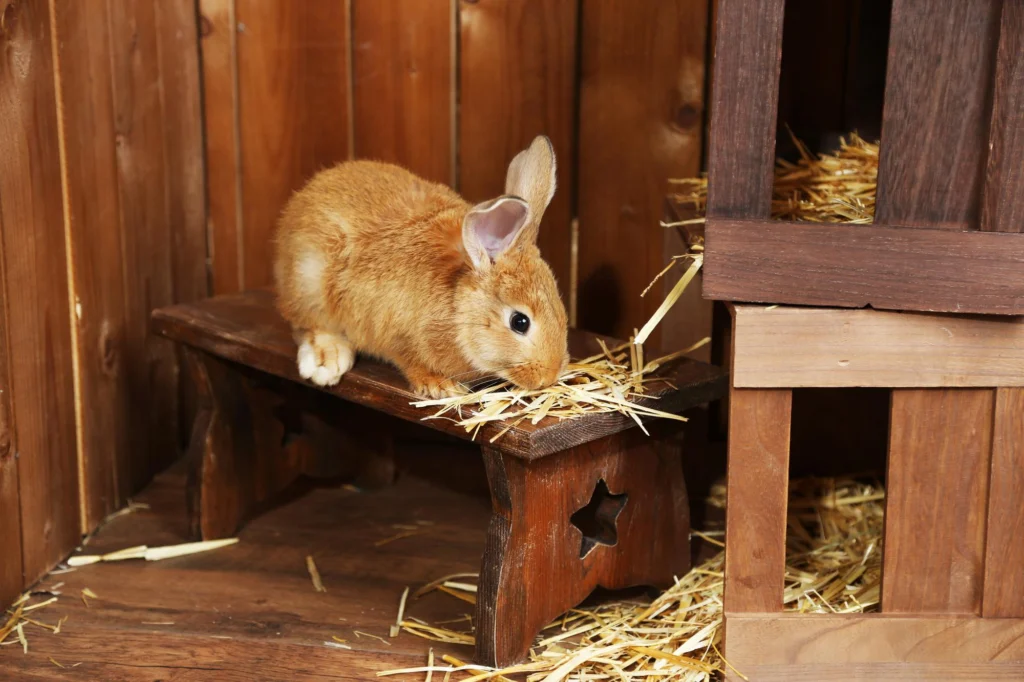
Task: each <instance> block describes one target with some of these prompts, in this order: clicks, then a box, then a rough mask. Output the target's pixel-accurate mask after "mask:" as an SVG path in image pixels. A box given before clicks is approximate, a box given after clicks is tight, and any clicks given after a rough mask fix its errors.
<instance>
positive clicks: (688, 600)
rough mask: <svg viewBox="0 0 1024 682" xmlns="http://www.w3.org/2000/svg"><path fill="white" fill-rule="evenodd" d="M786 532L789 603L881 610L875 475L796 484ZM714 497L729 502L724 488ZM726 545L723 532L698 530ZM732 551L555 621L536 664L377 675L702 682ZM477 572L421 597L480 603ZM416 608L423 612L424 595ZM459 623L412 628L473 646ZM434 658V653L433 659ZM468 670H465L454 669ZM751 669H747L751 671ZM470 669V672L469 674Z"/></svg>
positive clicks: (879, 495)
mask: <svg viewBox="0 0 1024 682" xmlns="http://www.w3.org/2000/svg"><path fill="white" fill-rule="evenodd" d="M790 490H791V492H790V501H789V510H790V513H789V532H788V533H787V539H786V545H787V546H786V550H787V551H786V589H785V596H784V600H785V604H786V608H787V609H789V610H793V611H802V612H817V613H854V612H865V611H871V610H874V609H875V608H877V604H878V595H879V587H880V577H881V556H882V555H881V541H882V517H883V499H884V491H883V490H882V488H881V486H880V485H879V484H878V483H876V482H865V481H859V480H854V479H840V480H836V479H803V480H798V481H793V483H792V485H791V488H790ZM709 503H711V504H712V505H716V506H724V504H725V490H724V486H718V487H717V488H716V489H714V490H713V491H712V496H711V499H710V500H709ZM694 535H697V536H699V537H701V538H702V539H704V540H705V541H707V542H710V543H712V544H715V545H721V541H720V540H719V539H716V538H720V537H721V535H722V531H721V530H716V529H709V530H707V531H706V532H704V533H696V532H695V533H694ZM724 558H725V555H724V553H723V552H719V553H718V554H717V555H716V556H714V557H713V558H711V559H709V560H708V561H706V562H704V563H703V564H701V565H700V566H697V567H695V568H693V569H692V570H690V572H689V573H687V574H686V575H684V576H682V577H680V578H679V579H677V580H676V583H675V585H674V586H673V587H671V588H670V589H668V590H667V591H666V592H664V593H663V594H662V595H661V596H659V597H658V598H657V599H655V600H653V601H642V602H614V603H608V604H601V605H598V606H595V607H593V608H590V609H586V608H578V609H573V610H571V611H569V612H568V613H566V614H565V615H564V616H563V617H561V618H559V619H557V620H556V621H555V622H553V623H551V624H550V625H548V627H547V628H545V630H544V631H543V632H542V633H541V634H540V636H539V637H538V639H537V642H536V644H535V647H534V649H533V651H532V653H531V656H530V661H529V662H528V663H524V664H522V665H518V666H513V667H511V668H507V669H504V670H493V669H489V668H484V667H482V666H472V665H466V664H464V663H463V662H462V661H460V660H458V659H455V658H453V657H451V656H446V657H444V658H443V660H444V661H445V662H446V663H447V664H448V665H444V666H441V665H434V664H432V663H429V664H428V665H427V666H423V667H418V668H407V669H404V670H391V671H385V672H382V673H378V676H381V677H383V676H388V675H397V674H413V673H415V674H430V675H432V674H435V673H437V674H442V673H443V674H450V675H453V677H451V679H453V680H460V682H468V681H469V680H474V681H480V680H492V679H502V678H503V677H504V676H508V675H514V676H516V678H517V679H522V678H523V676H524V675H525V679H526V680H527V681H528V682H559V681H561V680H605V679H610V680H623V681H629V680H646V679H650V678H651V677H652V676H653V675H656V676H657V679H663V680H679V681H682V682H700V681H704V680H716V679H720V677H721V675H722V673H723V672H724V671H725V669H726V668H727V667H729V664H728V662H727V661H725V660H724V659H723V658H722V654H721V651H720V645H721V639H722V587H723V573H722V571H723V564H724ZM468 578H469V576H466V575H462V576H449V577H448V578H445V579H442V580H440V581H436V582H435V583H431V584H430V585H427V586H426V587H424V588H422V589H421V590H420V591H419V592H418V593H416V595H414V597H415V596H419V595H421V594H424V593H426V592H429V591H432V590H441V591H444V592H446V593H448V594H450V595H452V596H455V597H459V598H460V599H463V600H465V601H473V598H474V593H475V589H476V588H475V587H474V586H473V585H472V584H471V583H467V582H466V581H467V579H468ZM410 604H412V606H410V607H408V608H407V611H409V612H414V611H415V606H414V604H415V600H414V599H413V600H411V602H410ZM467 625H468V626H469V627H468V628H467V629H462V630H453V629H448V628H447V627H444V626H443V624H440V623H439V624H434V625H430V624H428V623H424V622H423V621H420V620H418V619H416V618H414V617H412V616H411V615H406V616H405V619H404V620H402V622H401V628H402V630H403V631H405V632H408V633H410V634H413V635H416V636H418V637H422V638H425V639H428V640H433V641H439V642H448V643H455V644H465V645H471V644H473V631H472V627H471V624H470V623H468V622H467ZM431 661H432V656H431ZM458 670H461V671H462V672H461V673H458V672H455V671H458ZM742 672H743V671H742V670H740V671H738V673H740V674H742ZM460 675H461V676H460Z"/></svg>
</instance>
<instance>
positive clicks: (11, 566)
mask: <svg viewBox="0 0 1024 682" xmlns="http://www.w3.org/2000/svg"><path fill="white" fill-rule="evenodd" d="M5 386H6V384H5ZM4 392H5V393H6V392H7V389H6V388H5V389H4ZM19 505H20V499H19V495H18V461H17V460H16V459H14V458H13V457H7V458H0V537H2V538H3V542H4V551H3V554H0V609H5V608H6V607H7V606H8V605H10V603H11V602H13V601H14V600H15V599H16V598H17V597H18V595H19V594H21V590H22V588H23V587H24V586H25V583H24V582H23V580H22V573H21V570H22V569H21V515H20V514H19Z"/></svg>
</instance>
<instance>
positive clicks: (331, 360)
mask: <svg viewBox="0 0 1024 682" xmlns="http://www.w3.org/2000/svg"><path fill="white" fill-rule="evenodd" d="M355 359H356V358H355V353H353V352H352V348H351V347H350V346H349V345H348V343H346V342H345V340H344V339H343V338H341V337H339V336H336V335H334V334H326V333H318V334H314V335H313V337H312V339H311V340H307V341H303V342H302V343H301V344H300V345H299V355H298V364H299V376H301V377H302V378H303V379H309V380H310V381H312V382H313V383H314V384H316V385H317V386H333V385H334V384H336V383H338V382H339V381H340V380H341V377H342V375H344V374H345V372H347V371H349V370H350V369H352V364H353V363H354V362H355Z"/></svg>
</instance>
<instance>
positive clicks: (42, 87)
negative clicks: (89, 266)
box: [0, 0, 80, 584]
mask: <svg viewBox="0 0 1024 682" xmlns="http://www.w3.org/2000/svg"><path fill="white" fill-rule="evenodd" d="M3 18H4V31H3V32H2V33H0V53H2V54H3V55H4V58H3V59H0V121H3V125H0V159H3V162H2V163H0V222H2V225H3V247H4V248H3V252H4V253H3V255H4V275H5V278H6V291H7V292H9V294H10V295H9V297H8V299H7V337H8V341H9V345H8V353H9V354H10V357H11V363H10V385H9V387H8V388H9V390H10V391H11V394H12V396H11V398H10V399H11V404H12V405H13V423H14V424H16V425H17V429H18V432H17V451H16V452H17V457H18V467H17V470H18V478H19V490H20V499H21V528H22V547H23V567H24V580H25V583H26V584H28V583H32V582H34V581H35V580H36V579H38V578H39V577H40V576H41V575H43V573H45V572H46V571H47V570H49V569H50V568H51V567H52V566H53V565H54V564H56V563H57V562H58V561H60V560H61V559H63V558H64V556H66V555H67V553H68V552H69V551H70V550H71V549H73V548H74V547H75V545H76V544H78V540H79V528H80V526H79V506H78V463H77V455H76V444H75V414H74V399H75V397H74V384H73V377H72V348H71V329H70V324H71V313H70V311H69V304H68V278H67V260H66V253H65V247H64V213H63V209H62V196H61V169H60V152H59V142H58V125H57V100H56V97H55V93H54V63H53V46H52V43H51V40H52V37H53V36H52V34H51V25H50V21H49V16H48V7H47V3H46V2H45V0H29V1H26V2H19V3H16V4H9V5H7V6H6V7H5V9H4V10H3ZM4 473H5V474H6V473H8V472H4Z"/></svg>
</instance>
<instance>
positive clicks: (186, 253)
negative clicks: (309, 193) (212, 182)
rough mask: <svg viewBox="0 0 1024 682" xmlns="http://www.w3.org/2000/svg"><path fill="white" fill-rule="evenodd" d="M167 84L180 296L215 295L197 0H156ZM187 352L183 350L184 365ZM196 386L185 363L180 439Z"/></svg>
mask: <svg viewBox="0 0 1024 682" xmlns="http://www.w3.org/2000/svg"><path fill="white" fill-rule="evenodd" d="M155 6H156V10H157V26H158V28H159V35H158V37H159V41H160V78H161V86H162V88H163V93H164V96H163V114H164V130H165V135H164V146H165V148H166V154H167V156H166V161H167V183H168V184H167V198H168V205H167V208H168V211H169V215H170V226H171V242H172V244H173V249H172V251H171V275H172V280H173V284H174V300H175V301H177V302H183V301H186V302H187V301H195V300H198V299H200V298H204V297H206V296H207V295H209V292H210V286H209V272H208V259H207V255H208V253H207V244H206V182H205V177H204V171H203V111H202V104H201V99H202V85H201V83H200V74H199V72H200V66H199V31H198V22H197V21H196V3H195V0H161V1H160V2H157V3H156V5H155ZM182 366H183V358H182V357H181V356H180V355H179V356H178V367H179V368H181V367H182ZM195 411H196V398H195V389H194V386H193V385H192V383H191V381H190V380H189V377H188V375H187V374H186V373H185V372H183V371H180V369H179V394H178V412H179V418H178V442H179V444H181V445H182V446H184V445H185V444H186V443H188V439H189V435H190V434H191V427H192V421H193V419H194V417H195Z"/></svg>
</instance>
